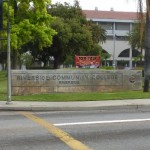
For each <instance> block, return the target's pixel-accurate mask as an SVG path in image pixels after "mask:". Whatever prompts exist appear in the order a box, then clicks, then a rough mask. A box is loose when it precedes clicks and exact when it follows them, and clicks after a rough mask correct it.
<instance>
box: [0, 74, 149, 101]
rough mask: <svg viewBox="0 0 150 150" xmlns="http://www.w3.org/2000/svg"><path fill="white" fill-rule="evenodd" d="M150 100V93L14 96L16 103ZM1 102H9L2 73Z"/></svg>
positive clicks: (4, 77)
mask: <svg viewBox="0 0 150 150" xmlns="http://www.w3.org/2000/svg"><path fill="white" fill-rule="evenodd" d="M144 98H150V92H146V93H143V92H142V91H131V92H112V93H107V92H105V93H101V92H94V93H55V94H36V95H28V96H12V100H14V101H94V100H118V99H119V100H122V99H144ZM0 100H7V78H6V72H4V71H0Z"/></svg>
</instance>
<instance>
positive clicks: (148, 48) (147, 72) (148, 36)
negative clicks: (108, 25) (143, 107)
mask: <svg viewBox="0 0 150 150" xmlns="http://www.w3.org/2000/svg"><path fill="white" fill-rule="evenodd" d="M142 6H143V4H142V0H139V9H140V12H141V15H140V20H141V22H144V21H145V18H146V29H145V64H144V89H143V91H144V92H148V91H149V80H150V1H149V0H146V13H145V15H143V7H142ZM140 31H141V32H140V33H141V39H142V37H143V31H144V27H143V23H141V28H140Z"/></svg>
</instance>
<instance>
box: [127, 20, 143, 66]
mask: <svg viewBox="0 0 150 150" xmlns="http://www.w3.org/2000/svg"><path fill="white" fill-rule="evenodd" d="M140 27H141V22H138V23H136V24H135V25H134V27H133V30H132V32H131V33H130V34H129V36H128V40H129V43H130V45H131V47H132V50H134V49H136V48H137V49H140V55H141V56H142V55H143V49H144V43H145V38H144V37H145V23H144V32H143V37H142V39H141V34H140ZM139 58H140V64H141V65H142V57H139Z"/></svg>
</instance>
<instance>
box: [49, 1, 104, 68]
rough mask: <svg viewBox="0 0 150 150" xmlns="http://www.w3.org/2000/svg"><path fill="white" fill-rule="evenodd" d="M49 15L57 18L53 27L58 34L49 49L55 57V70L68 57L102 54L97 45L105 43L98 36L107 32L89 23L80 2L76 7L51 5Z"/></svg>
mask: <svg viewBox="0 0 150 150" xmlns="http://www.w3.org/2000/svg"><path fill="white" fill-rule="evenodd" d="M49 13H50V14H51V15H52V16H56V17H57V20H56V22H54V23H53V24H52V27H53V28H54V29H55V30H56V31H57V33H58V34H57V35H55V36H54V38H53V44H52V46H51V47H49V48H48V49H49V53H50V54H49V55H52V56H54V68H57V67H58V65H59V64H61V63H63V62H64V61H65V60H66V59H67V58H68V57H67V56H68V55H69V56H70V57H71V56H72V58H73V57H74V56H75V55H90V54H91V53H97V54H99V53H100V52H99V51H100V49H99V50H98V49H97V48H95V45H96V44H98V42H99V41H101V40H103V41H105V39H102V37H99V36H98V35H99V33H100V36H101V35H102V34H103V35H104V34H105V32H101V31H104V30H102V29H101V28H100V27H99V26H97V25H96V24H93V23H92V22H89V21H87V19H86V16H85V15H84V14H83V12H82V9H81V8H80V6H79V2H78V1H75V3H74V6H70V5H69V4H68V3H64V5H63V4H60V3H56V4H54V5H51V8H50V9H49ZM95 28H96V31H97V34H96V31H95ZM99 30H100V31H99ZM94 31H95V32H94ZM96 36H97V37H96ZM96 38H97V40H95V39H96Z"/></svg>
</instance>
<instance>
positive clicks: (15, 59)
mask: <svg viewBox="0 0 150 150" xmlns="http://www.w3.org/2000/svg"><path fill="white" fill-rule="evenodd" d="M12 52H13V53H12V56H13V58H12V69H17V60H18V58H17V52H16V50H13V51H12Z"/></svg>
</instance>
